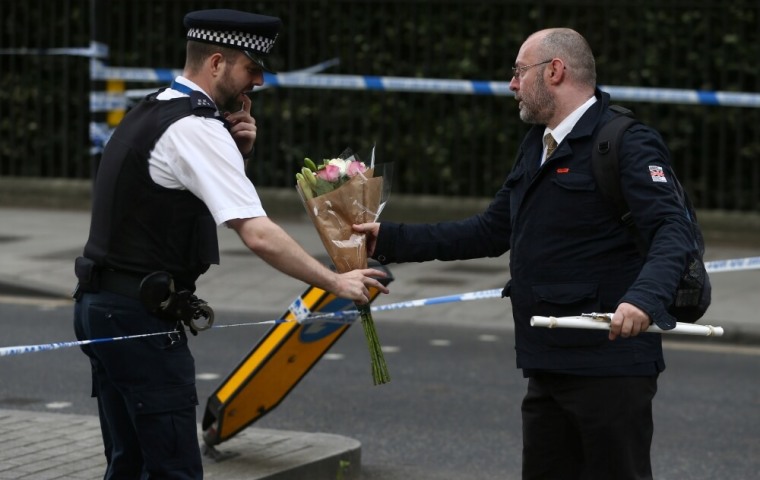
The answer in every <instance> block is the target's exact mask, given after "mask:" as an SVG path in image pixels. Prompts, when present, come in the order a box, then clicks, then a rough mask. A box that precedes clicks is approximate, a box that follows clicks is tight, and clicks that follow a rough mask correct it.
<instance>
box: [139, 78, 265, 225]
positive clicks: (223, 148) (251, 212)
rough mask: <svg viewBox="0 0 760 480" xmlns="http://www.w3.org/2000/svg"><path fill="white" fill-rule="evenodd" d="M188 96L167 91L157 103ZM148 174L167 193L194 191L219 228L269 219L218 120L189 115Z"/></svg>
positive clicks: (172, 129)
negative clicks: (232, 222)
mask: <svg viewBox="0 0 760 480" xmlns="http://www.w3.org/2000/svg"><path fill="white" fill-rule="evenodd" d="M176 82H177V83H181V84H183V85H185V86H187V87H189V88H190V89H192V90H199V91H201V92H203V90H202V89H201V88H200V87H199V86H198V85H196V84H195V83H193V82H191V81H190V80H188V79H186V78H185V77H182V76H180V77H177V78H176ZM203 93H204V94H205V95H206V96H208V94H207V93H206V92H203ZM183 96H184V97H186V96H188V95H187V94H185V93H182V92H179V91H177V90H173V89H171V88H167V89H166V90H164V91H163V92H161V93H160V94H159V95H158V100H170V99H172V98H177V97H183ZM209 98H211V97H209ZM148 169H149V172H150V176H151V178H152V179H153V181H154V182H156V183H157V184H159V185H161V186H162V187H166V188H171V189H175V190H189V191H190V192H192V193H193V194H194V195H195V196H197V197H198V198H200V199H201V200H202V201H203V203H205V204H206V206H207V207H208V209H209V211H210V212H211V215H212V216H213V217H214V221H215V222H216V224H217V225H222V224H223V223H224V222H226V221H227V220H232V219H235V218H253V217H265V216H266V212H265V211H264V208H263V207H262V205H261V200H260V199H259V195H258V193H256V188H255V187H254V186H253V184H252V183H251V181H250V180H249V179H248V177H246V175H245V163H244V161H243V156H242V155H241V153H240V151H239V150H238V148H237V145H236V144H235V140H233V138H232V136H231V135H230V133H229V131H228V130H227V129H226V128H224V125H223V124H222V122H220V121H219V120H215V119H213V118H206V117H199V116H196V115H189V116H187V117H184V118H182V119H180V120H178V121H176V122H174V123H173V124H172V125H171V126H169V128H168V129H166V132H164V134H163V135H161V137H160V138H159V139H158V142H156V146H155V147H154V148H153V150H152V151H151V153H150V159H149V160H148Z"/></svg>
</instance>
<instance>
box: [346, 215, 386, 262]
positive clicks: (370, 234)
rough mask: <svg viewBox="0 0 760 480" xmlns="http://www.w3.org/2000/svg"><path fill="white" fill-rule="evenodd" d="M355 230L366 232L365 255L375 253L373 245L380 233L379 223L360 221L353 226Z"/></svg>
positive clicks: (375, 243)
mask: <svg viewBox="0 0 760 480" xmlns="http://www.w3.org/2000/svg"><path fill="white" fill-rule="evenodd" d="M353 228H354V231H355V232H359V233H366V234H367V255H369V256H370V257H371V256H372V254H374V253H375V246H376V245H377V235H378V234H379V233H380V224H379V223H377V222H374V223H361V224H358V225H354V226H353Z"/></svg>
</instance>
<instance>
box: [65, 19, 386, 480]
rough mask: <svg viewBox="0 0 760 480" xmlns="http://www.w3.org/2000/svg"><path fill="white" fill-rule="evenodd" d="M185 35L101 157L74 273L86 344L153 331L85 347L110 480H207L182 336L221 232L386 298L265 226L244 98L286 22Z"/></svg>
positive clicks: (333, 285)
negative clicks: (181, 58)
mask: <svg viewBox="0 0 760 480" xmlns="http://www.w3.org/2000/svg"><path fill="white" fill-rule="evenodd" d="M184 24H185V27H187V29H188V31H187V40H188V41H187V52H186V63H185V67H184V71H183V74H182V76H179V77H177V78H176V79H175V80H174V81H173V82H172V84H171V86H170V87H169V88H166V89H163V90H161V91H159V92H156V93H154V94H151V95H149V96H148V97H146V98H145V99H144V100H143V101H141V102H140V103H139V104H138V105H136V106H135V107H134V108H133V109H132V110H131V111H130V112H129V113H128V114H127V115H126V117H125V118H124V120H123V121H122V122H121V124H120V125H119V127H118V128H117V129H116V130H115V132H114V134H113V136H112V138H111V139H110V141H109V142H108V144H107V145H106V147H105V149H104V151H103V155H102V161H101V164H100V167H99V171H98V174H97V178H96V179H95V186H94V195H93V207H92V221H91V226H90V234H89V239H88V241H87V244H86V246H85V248H84V253H83V255H82V256H81V257H79V258H78V259H77V261H76V264H75V269H76V274H77V277H78V279H79V284H78V288H77V290H76V293H75V297H76V299H77V303H76V307H75V313H74V316H75V319H74V326H75V331H76V334H77V338H79V339H80V340H85V339H94V338H112V337H120V336H128V335H142V334H153V333H155V334H156V335H153V336H146V337H145V338H140V339H134V340H128V341H121V342H111V343H102V344H100V343H98V344H91V345H89V346H86V347H84V348H83V350H84V352H85V353H86V354H87V355H88V357H89V358H90V362H91V365H92V385H93V387H92V388H93V396H96V397H97V400H98V411H99V414H100V423H101V429H102V434H103V443H104V446H105V455H106V459H107V461H108V467H107V471H106V474H105V478H107V479H115V478H119V479H123V478H145V477H146V476H147V477H148V478H171V479H198V478H202V476H203V471H202V466H201V458H200V451H199V446H198V442H197V425H196V419H195V409H196V405H197V404H198V398H197V394H196V388H195V367H194V361H193V357H192V355H191V353H190V350H189V348H188V344H187V336H186V333H185V328H184V325H185V324H189V325H190V326H191V329H192V327H194V326H197V324H196V323H194V320H197V319H199V318H200V317H202V316H208V313H209V310H208V309H205V308H203V302H202V301H200V300H199V299H198V298H197V297H196V296H195V295H194V292H195V282H196V280H197V278H198V277H199V276H200V275H201V274H203V273H204V272H205V271H206V270H207V269H208V268H209V265H210V264H218V263H219V250H218V245H217V237H216V228H217V226H221V225H226V226H227V227H230V228H233V229H235V231H236V232H237V233H238V234H239V236H240V238H241V240H242V241H243V243H244V244H245V245H246V246H247V247H249V249H250V250H252V251H253V252H254V253H256V254H257V255H259V256H260V257H261V258H262V259H264V260H265V261H266V262H267V263H269V264H270V265H271V266H273V267H274V268H276V269H278V270H280V271H281V272H283V273H285V274H287V275H290V276H293V277H295V278H297V279H299V280H301V281H303V282H306V283H309V284H312V285H316V286H318V287H320V288H322V289H325V290H327V291H330V292H332V293H334V294H336V295H338V296H341V297H345V298H348V299H351V300H353V301H355V302H358V303H366V302H368V300H369V298H368V296H369V291H368V289H369V287H374V288H378V289H380V291H382V292H384V293H387V289H386V288H385V287H383V286H382V285H381V284H380V283H379V282H378V280H377V279H375V278H373V277H380V276H383V275H384V274H383V273H382V272H380V271H377V270H373V269H363V270H355V271H352V272H348V273H344V274H337V273H335V272H333V271H331V270H330V269H328V268H326V267H325V266H324V265H322V264H321V263H320V262H318V261H317V260H315V259H314V258H313V257H311V256H309V255H308V254H307V253H306V252H305V251H304V250H303V248H301V247H300V246H299V245H298V244H297V243H296V242H295V241H294V240H293V239H292V238H291V237H290V236H288V235H287V234H286V233H285V232H284V231H283V230H282V229H281V228H280V227H279V226H277V225H276V224H275V223H274V222H272V221H271V220H270V219H269V218H268V217H267V216H266V212H265V211H264V208H263V207H262V205H261V201H260V200H259V197H258V195H257V193H256V189H255V188H254V186H253V185H252V184H251V182H250V181H249V180H248V178H247V177H246V175H245V171H244V158H245V157H247V156H249V155H250V153H251V152H252V150H253V146H254V142H255V140H256V131H257V125H256V122H255V120H254V119H253V118H252V117H251V114H250V110H251V101H250V99H249V98H248V96H247V95H246V92H249V91H250V90H251V89H252V88H253V87H254V86H256V85H261V84H262V83H263V71H264V70H267V65H266V63H265V60H266V57H267V55H268V54H269V52H270V50H271V49H272V47H273V46H274V44H275V40H276V39H277V35H278V33H279V30H280V26H281V22H280V19H278V18H275V17H270V16H265V15H257V14H252V13H246V12H238V11H232V10H203V11H197V12H192V13H189V14H187V16H186V17H185V19H184ZM167 331H173V333H170V334H161V333H162V332H167ZM193 332H194V330H193Z"/></svg>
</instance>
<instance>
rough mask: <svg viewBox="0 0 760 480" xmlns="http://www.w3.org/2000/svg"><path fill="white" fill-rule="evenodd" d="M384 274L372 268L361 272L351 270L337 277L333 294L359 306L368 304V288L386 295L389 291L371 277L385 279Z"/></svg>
mask: <svg viewBox="0 0 760 480" xmlns="http://www.w3.org/2000/svg"><path fill="white" fill-rule="evenodd" d="M385 276H386V274H385V272H382V271H380V270H375V269H373V268H365V269H361V270H351V271H350V272H346V273H341V274H339V275H338V282H337V286H336V289H335V291H334V292H333V293H334V294H336V295H337V296H339V297H343V298H348V299H350V300H353V301H354V302H356V303H357V304H359V305H364V304H366V303H369V289H370V287H374V288H377V289H378V290H380V291H381V292H382V293H388V292H389V290H388V288H387V287H385V286H384V285H383V284H382V283H380V282H379V281H378V280H377V279H375V278H372V277H385Z"/></svg>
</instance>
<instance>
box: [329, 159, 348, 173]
mask: <svg viewBox="0 0 760 480" xmlns="http://www.w3.org/2000/svg"><path fill="white" fill-rule="evenodd" d="M327 164H328V165H335V166H336V167H338V168H339V169H340V176H341V177H343V176H345V175H346V170H347V169H348V162H346V161H345V160H343V159H342V158H333V159H332V160H330V161H329V162H327Z"/></svg>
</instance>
